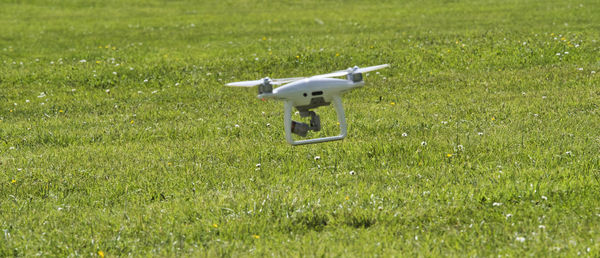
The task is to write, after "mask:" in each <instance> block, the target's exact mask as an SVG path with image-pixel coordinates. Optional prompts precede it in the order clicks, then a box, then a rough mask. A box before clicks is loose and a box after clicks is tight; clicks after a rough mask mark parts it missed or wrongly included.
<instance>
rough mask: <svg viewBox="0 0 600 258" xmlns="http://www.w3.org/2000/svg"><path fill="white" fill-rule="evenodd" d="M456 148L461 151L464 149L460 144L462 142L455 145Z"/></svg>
mask: <svg viewBox="0 0 600 258" xmlns="http://www.w3.org/2000/svg"><path fill="white" fill-rule="evenodd" d="M456 148H457V149H458V150H459V151H462V150H464V149H465V147H464V146H462V144H459V145H458V146H456Z"/></svg>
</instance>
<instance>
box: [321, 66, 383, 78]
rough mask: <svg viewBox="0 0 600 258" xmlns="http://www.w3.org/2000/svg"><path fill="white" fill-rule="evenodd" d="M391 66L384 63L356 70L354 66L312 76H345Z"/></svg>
mask: <svg viewBox="0 0 600 258" xmlns="http://www.w3.org/2000/svg"><path fill="white" fill-rule="evenodd" d="M388 66H390V65H389V64H382V65H376V66H369V67H364V68H358V69H356V70H354V68H348V70H341V71H337V72H333V73H326V74H320V75H315V76H313V77H311V78H330V77H339V76H345V75H347V74H349V73H368V72H370V71H375V70H379V69H382V68H386V67H388Z"/></svg>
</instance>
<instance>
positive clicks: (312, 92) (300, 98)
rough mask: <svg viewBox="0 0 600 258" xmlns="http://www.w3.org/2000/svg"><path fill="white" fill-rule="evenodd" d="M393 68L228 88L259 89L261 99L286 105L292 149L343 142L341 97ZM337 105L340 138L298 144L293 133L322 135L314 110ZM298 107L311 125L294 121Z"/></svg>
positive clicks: (286, 131) (344, 132)
mask: <svg viewBox="0 0 600 258" xmlns="http://www.w3.org/2000/svg"><path fill="white" fill-rule="evenodd" d="M388 66H389V65H387V64H384V65H378V66H371V67H365V68H358V67H356V66H355V67H354V68H348V69H347V70H342V71H337V72H333V73H329V74H322V75H316V76H312V77H308V78H304V77H300V78H285V79H270V78H268V77H267V78H263V79H260V80H256V81H244V82H233V83H228V84H227V86H238V87H252V86H256V85H259V87H258V96H257V97H258V98H259V99H276V100H281V101H283V102H284V111H285V112H284V127H285V137H286V140H287V141H288V142H289V143H290V144H292V145H301V144H310V143H319V142H327V141H335V140H341V139H344V137H346V134H347V125H346V117H345V115H344V107H343V106H342V99H341V96H342V95H343V94H344V93H346V92H348V91H350V90H352V89H355V88H359V87H362V86H364V84H365V83H364V81H363V76H362V74H363V73H366V72H370V71H374V70H377V69H381V68H385V67H388ZM338 76H346V79H345V80H344V79H335V78H330V77H338ZM285 83H287V84H286V85H284V86H281V87H278V88H276V89H273V86H272V85H278V84H285ZM331 103H333V105H334V107H335V110H336V112H337V117H338V123H339V125H340V134H339V135H337V136H330V137H322V138H314V139H308V140H300V141H296V140H294V139H293V137H292V133H294V134H297V135H299V136H302V137H305V136H306V135H307V133H308V131H315V132H317V131H320V130H321V121H320V118H319V116H318V115H317V114H316V113H315V112H314V111H312V109H315V108H318V107H321V106H328V105H330V104H331ZM293 107H295V108H296V109H297V110H298V111H299V113H300V116H301V117H308V116H310V124H305V123H301V122H296V121H292V108H293Z"/></svg>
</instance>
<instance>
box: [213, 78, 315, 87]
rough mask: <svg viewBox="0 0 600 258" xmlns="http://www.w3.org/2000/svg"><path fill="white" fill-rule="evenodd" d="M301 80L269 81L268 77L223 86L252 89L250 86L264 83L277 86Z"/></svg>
mask: <svg viewBox="0 0 600 258" xmlns="http://www.w3.org/2000/svg"><path fill="white" fill-rule="evenodd" d="M302 79H304V77H294V78H280V79H271V78H269V77H265V78H263V79H260V80H254V81H241V82H230V83H228V84H225V85H227V86H235V87H252V86H256V85H260V84H263V83H265V82H268V83H269V84H271V85H279V84H284V83H288V82H293V81H298V80H302Z"/></svg>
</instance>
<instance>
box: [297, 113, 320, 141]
mask: <svg viewBox="0 0 600 258" xmlns="http://www.w3.org/2000/svg"><path fill="white" fill-rule="evenodd" d="M300 114H301V116H302V117H306V116H309V115H310V124H306V123H302V122H296V121H293V120H292V133H294V134H297V135H299V136H302V137H306V134H307V133H308V131H315V132H318V131H321V118H319V115H317V113H315V112H314V111H304V112H301V113H300Z"/></svg>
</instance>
